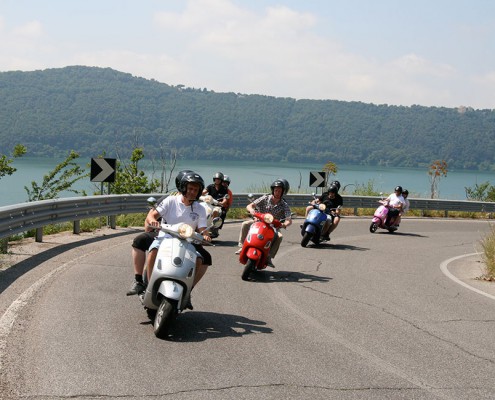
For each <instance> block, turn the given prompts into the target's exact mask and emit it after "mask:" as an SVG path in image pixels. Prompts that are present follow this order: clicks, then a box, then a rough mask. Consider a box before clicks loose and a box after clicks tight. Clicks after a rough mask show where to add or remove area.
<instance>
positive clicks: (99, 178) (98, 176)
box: [91, 158, 117, 182]
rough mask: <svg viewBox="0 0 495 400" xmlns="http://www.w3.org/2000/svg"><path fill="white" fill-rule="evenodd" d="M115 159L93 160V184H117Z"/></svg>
mask: <svg viewBox="0 0 495 400" xmlns="http://www.w3.org/2000/svg"><path fill="white" fill-rule="evenodd" d="M116 163H117V160H116V159H115V158H92V159H91V182H115V166H116Z"/></svg>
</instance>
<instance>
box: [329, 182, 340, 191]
mask: <svg viewBox="0 0 495 400" xmlns="http://www.w3.org/2000/svg"><path fill="white" fill-rule="evenodd" d="M332 186H335V187H336V188H337V192H338V191H339V190H340V182H339V181H333V182H332V183H331V184H330V187H332Z"/></svg>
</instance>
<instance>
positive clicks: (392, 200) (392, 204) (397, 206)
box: [385, 185, 406, 226]
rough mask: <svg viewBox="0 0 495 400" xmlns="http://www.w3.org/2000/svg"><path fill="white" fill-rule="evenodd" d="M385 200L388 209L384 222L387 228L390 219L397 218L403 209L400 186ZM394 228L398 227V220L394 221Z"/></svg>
mask: <svg viewBox="0 0 495 400" xmlns="http://www.w3.org/2000/svg"><path fill="white" fill-rule="evenodd" d="M385 200H386V201H387V203H388V207H389V210H388V213H387V218H386V220H385V225H386V226H389V224H390V220H391V219H392V218H395V217H397V216H399V215H400V213H401V212H402V210H403V209H404V206H405V205H406V201H405V200H404V197H403V196H402V186H400V185H398V186H396V187H395V188H394V193H392V194H391V195H390V196H388V197H387V198H386V199H385ZM396 226H399V221H398V220H397V221H396Z"/></svg>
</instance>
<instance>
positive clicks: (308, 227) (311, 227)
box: [304, 224, 316, 233]
mask: <svg viewBox="0 0 495 400" xmlns="http://www.w3.org/2000/svg"><path fill="white" fill-rule="evenodd" d="M304 232H309V233H315V232H316V227H315V226H314V225H313V224H308V225H306V229H304Z"/></svg>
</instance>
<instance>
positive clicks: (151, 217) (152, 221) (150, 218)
mask: <svg viewBox="0 0 495 400" xmlns="http://www.w3.org/2000/svg"><path fill="white" fill-rule="evenodd" d="M160 217H161V216H160V213H159V212H158V211H156V210H150V212H149V213H148V215H147V216H146V220H145V222H144V225H145V226H147V227H148V226H152V227H155V228H159V227H160V222H159V221H158V219H159V218H160Z"/></svg>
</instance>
